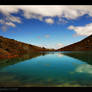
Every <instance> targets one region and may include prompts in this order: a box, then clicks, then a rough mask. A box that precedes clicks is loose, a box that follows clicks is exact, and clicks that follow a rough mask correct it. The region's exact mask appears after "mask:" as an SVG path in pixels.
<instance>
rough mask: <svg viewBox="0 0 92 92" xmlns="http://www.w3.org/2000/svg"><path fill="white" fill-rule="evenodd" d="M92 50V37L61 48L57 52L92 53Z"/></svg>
mask: <svg viewBox="0 0 92 92" xmlns="http://www.w3.org/2000/svg"><path fill="white" fill-rule="evenodd" d="M90 50H92V35H91V36H89V37H87V38H85V39H83V40H81V41H80V42H77V43H74V44H71V45H68V46H66V47H63V48H60V49H58V50H57V51H90Z"/></svg>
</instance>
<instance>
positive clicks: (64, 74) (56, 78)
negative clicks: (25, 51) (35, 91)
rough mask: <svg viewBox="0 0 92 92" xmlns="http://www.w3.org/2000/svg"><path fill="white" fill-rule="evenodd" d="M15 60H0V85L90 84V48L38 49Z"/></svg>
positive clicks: (56, 85)
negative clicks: (80, 50)
mask: <svg viewBox="0 0 92 92" xmlns="http://www.w3.org/2000/svg"><path fill="white" fill-rule="evenodd" d="M15 61H16V62H15V63H14V64H13V63H12V64H11V63H9V62H8V60H7V63H8V64H5V65H4V64H1V62H2V61H0V87H3V86H5V87H32V86H38V87H39V86H42V87H43V86H48V87H52V86H54V87H63V86H66V87H67V86H71V87H75V86H76V87H77V86H78V87H81V86H82V87H84V86H92V52H42V53H40V54H39V55H37V54H36V56H35V57H33V58H30V59H25V60H20V61H17V60H16V59H15ZM11 62H13V61H12V60H11ZM4 63H6V62H4Z"/></svg>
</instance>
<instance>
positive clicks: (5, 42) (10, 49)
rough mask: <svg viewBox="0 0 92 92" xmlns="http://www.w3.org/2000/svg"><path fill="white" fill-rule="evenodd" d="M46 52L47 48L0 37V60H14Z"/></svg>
mask: <svg viewBox="0 0 92 92" xmlns="http://www.w3.org/2000/svg"><path fill="white" fill-rule="evenodd" d="M46 50H47V49H46V48H41V47H38V46H34V45H30V44H26V43H23V42H19V41H16V40H13V39H8V38H4V37H2V36H0V58H7V57H8V58H13V57H18V56H19V55H23V54H28V53H33V52H39V51H46Z"/></svg>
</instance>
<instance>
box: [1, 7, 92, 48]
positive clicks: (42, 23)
mask: <svg viewBox="0 0 92 92" xmlns="http://www.w3.org/2000/svg"><path fill="white" fill-rule="evenodd" d="M91 34H92V5H0V36H4V37H7V38H10V39H15V40H18V41H21V42H25V43H28V44H32V45H36V46H41V47H46V48H54V49H59V48H62V47H64V46H67V45H69V44H72V43H75V42H78V41H80V40H82V39H84V38H85V37H87V36H89V35H91Z"/></svg>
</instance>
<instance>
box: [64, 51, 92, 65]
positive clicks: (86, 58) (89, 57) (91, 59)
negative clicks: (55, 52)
mask: <svg viewBox="0 0 92 92" xmlns="http://www.w3.org/2000/svg"><path fill="white" fill-rule="evenodd" d="M63 54H64V55H67V56H69V57H72V58H75V59H78V60H81V61H83V62H86V63H88V64H91V65H92V51H86V52H84V51H77V52H67V53H63Z"/></svg>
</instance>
